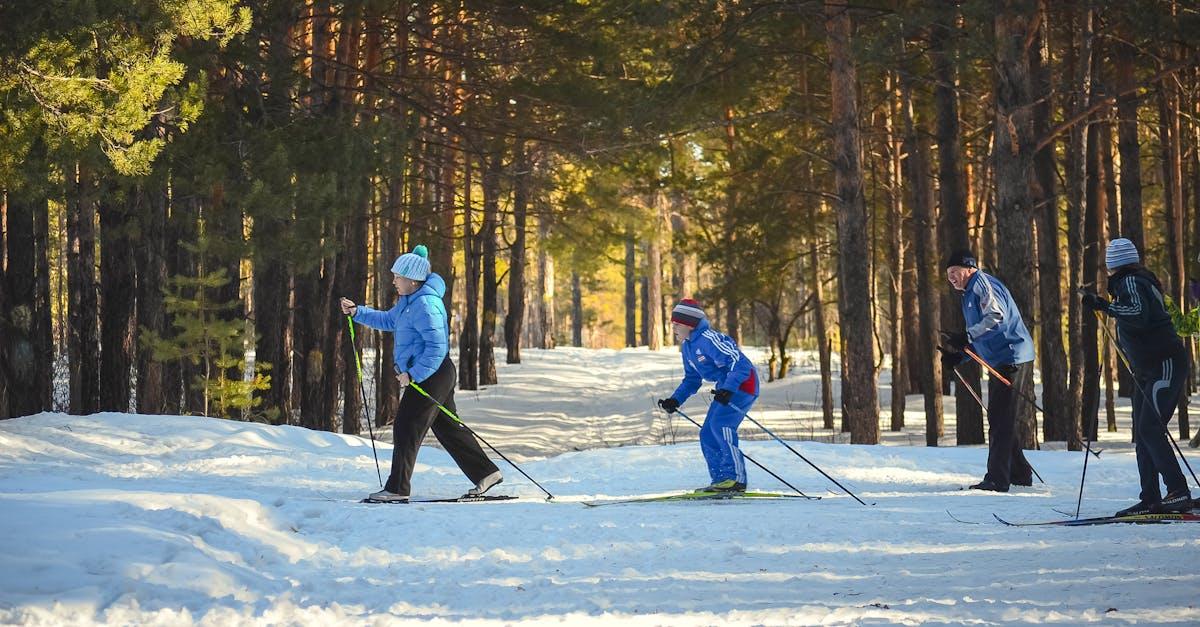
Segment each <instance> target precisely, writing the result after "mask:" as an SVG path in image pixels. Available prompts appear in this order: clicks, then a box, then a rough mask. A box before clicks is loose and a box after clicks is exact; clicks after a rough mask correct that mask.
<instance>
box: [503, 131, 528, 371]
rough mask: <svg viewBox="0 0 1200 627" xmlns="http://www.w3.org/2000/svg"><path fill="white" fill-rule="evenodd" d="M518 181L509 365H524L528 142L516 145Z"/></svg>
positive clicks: (508, 316) (510, 272)
mask: <svg viewBox="0 0 1200 627" xmlns="http://www.w3.org/2000/svg"><path fill="white" fill-rule="evenodd" d="M515 150H516V161H515V163H514V165H515V167H516V176H515V177H514V178H515V182H516V187H515V188H514V189H513V208H512V211H513V223H514V229H515V232H514V234H513V243H512V248H510V249H509V255H508V312H507V313H506V314H505V315H504V344H505V346H506V348H507V355H506V360H505V361H506V363H510V364H519V363H521V331H522V328H523V326H524V324H525V265H526V264H525V227H526V224H525V223H526V214H527V213H528V211H529V177H530V171H529V159H528V155H527V154H526V149H525V142H524V141H520V140H518V141H517V145H516V148H515Z"/></svg>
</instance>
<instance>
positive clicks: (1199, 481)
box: [1092, 309, 1200, 486]
mask: <svg viewBox="0 0 1200 627" xmlns="http://www.w3.org/2000/svg"><path fill="white" fill-rule="evenodd" d="M1092 313H1094V314H1096V320H1097V322H1099V323H1100V328H1101V329H1104V336H1105V337H1107V338H1108V341H1109V342H1111V343H1112V345H1113V348H1115V349H1117V357H1120V358H1121V365H1123V366H1125V370H1126V372H1128V373H1129V378H1131V379H1133V387H1134V389H1135V390H1137V391H1138V393H1139V394H1141V395H1142V400H1143V401H1145V402H1147V403H1149V404H1150V406H1151V407H1153V408H1154V413H1155V415H1157V416H1158V421H1159V422H1161V423H1163V431H1166V432H1167V437H1168V438H1170V439H1171V444H1172V445H1173V446H1174V447H1175V450H1176V451H1177V452H1178V453H1179V459H1182V460H1183V465H1184V466H1187V469H1188V472H1189V473H1191V475H1192V481H1195V482H1196V485H1197V486H1200V479H1197V478H1196V471H1194V470H1192V465H1191V464H1189V463H1188V460H1187V457H1185V456H1184V455H1183V449H1180V448H1179V443H1178V442H1176V441H1175V436H1174V435H1173V434H1172V433H1171V429H1170V428H1168V427H1167V423H1166V421H1164V420H1163V417H1162V412H1161V411H1159V410H1158V403H1155V402H1154V400H1153V399H1152V398H1150V397H1149V396H1147V395H1146V391H1145V390H1143V389H1142V386H1141V385H1140V384H1139V383H1138V380H1137V377H1136V376H1135V375H1134V374H1133V367H1132V366H1130V365H1129V358H1128V357H1126V356H1125V351H1122V350H1121V345H1120V344H1118V343H1117V340H1116V338H1114V337H1113V336H1112V331H1110V330H1108V325H1107V324H1105V321H1104V318H1102V317H1100V312H1099V311H1096V310H1094V309H1093V310H1092Z"/></svg>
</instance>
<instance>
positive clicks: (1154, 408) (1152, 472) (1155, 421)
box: [1133, 355, 1188, 503]
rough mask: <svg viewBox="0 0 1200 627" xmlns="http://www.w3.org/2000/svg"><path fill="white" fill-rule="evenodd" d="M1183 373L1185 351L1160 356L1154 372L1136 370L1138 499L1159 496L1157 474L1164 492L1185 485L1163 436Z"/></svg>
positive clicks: (1185, 369) (1150, 499) (1185, 374)
mask: <svg viewBox="0 0 1200 627" xmlns="http://www.w3.org/2000/svg"><path fill="white" fill-rule="evenodd" d="M1187 377H1188V358H1187V356H1186V355H1181V356H1177V357H1171V358H1168V359H1164V360H1162V362H1161V365H1160V367H1159V369H1158V371H1157V372H1138V373H1137V377H1136V381H1135V383H1136V384H1137V386H1138V391H1135V392H1134V393H1133V434H1134V452H1135V453H1137V466H1138V476H1139V477H1140V478H1141V482H1142V494H1141V499H1142V501H1143V502H1145V503H1157V502H1158V501H1161V500H1162V492H1160V490H1159V486H1158V477H1159V476H1160V475H1161V476H1162V480H1163V483H1165V484H1166V486H1167V493H1168V494H1170V493H1172V492H1178V491H1180V490H1184V489H1186V488H1187V479H1185V478H1184V476H1183V471H1181V470H1180V469H1179V460H1177V459H1175V451H1174V450H1172V449H1171V442H1170V441H1169V440H1168V439H1167V423H1168V422H1170V421H1171V416H1172V415H1173V414H1174V413H1175V408H1176V407H1177V406H1178V405H1179V395H1180V394H1182V393H1183V386H1184V384H1185V383H1186V382H1187ZM1147 399H1150V401H1147Z"/></svg>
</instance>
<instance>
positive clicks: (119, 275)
mask: <svg viewBox="0 0 1200 627" xmlns="http://www.w3.org/2000/svg"><path fill="white" fill-rule="evenodd" d="M111 191H112V193H111V194H109V197H108V198H104V199H102V200H101V202H100V291H101V294H103V296H104V297H103V299H102V300H101V302H100V410H101V411H115V412H128V411H129V379H130V374H131V368H132V366H133V349H134V346H133V329H134V321H135V320H134V313H135V311H134V303H135V302H136V301H135V295H136V287H137V278H136V274H135V269H134V265H133V256H132V255H130V254H129V253H130V251H131V250H133V241H132V238H131V237H130V231H131V230H132V229H133V228H134V224H133V218H132V216H131V215H130V214H131V213H132V212H131V210H130V209H131V208H130V207H129V205H128V204H127V203H129V202H131V201H132V200H133V197H134V196H135V194H134V190H133V189H132V188H125V189H123V190H121V193H117V190H116V189H113V190H111Z"/></svg>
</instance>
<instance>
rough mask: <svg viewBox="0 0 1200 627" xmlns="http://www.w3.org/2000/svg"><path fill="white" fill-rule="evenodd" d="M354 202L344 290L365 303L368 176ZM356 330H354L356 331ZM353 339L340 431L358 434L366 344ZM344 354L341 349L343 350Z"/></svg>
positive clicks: (362, 409)
mask: <svg viewBox="0 0 1200 627" xmlns="http://www.w3.org/2000/svg"><path fill="white" fill-rule="evenodd" d="M356 192H357V197H356V200H355V202H356V205H357V207H358V210H357V211H355V212H354V213H353V215H351V216H350V221H349V223H348V225H347V228H348V231H347V234H346V235H347V237H346V257H347V260H346V277H345V278H346V283H345V284H344V289H345V290H346V292H347V293H349V294H353V296H352V297H351V298H352V299H354V301H355V302H364V300H365V298H366V295H367V271H368V270H369V269H370V260H369V259H368V257H367V241H368V238H369V236H370V214H371V211H372V209H374V207H372V206H371V205H372V203H371V182H370V180H369V179H367V178H363V179H362V180H361V181H359V182H358V187H357V189H356ZM335 318H336V319H337V322H338V324H339V325H340V326H341V327H343V328H347V327H346V319H345V317H344V316H335ZM356 331H357V330H356ZM354 339H355V341H354V342H350V340H349V338H346V343H347V344H349V345H350V349H351V350H352V351H354V354H353V355H350V356H348V357H345V358H344V359H345V360H346V365H345V368H344V370H345V373H346V375H345V383H344V385H343V388H342V389H343V393H342V433H349V434H352V435H358V434H360V433H362V416H363V412H365V411H366V407H364V406H363V394H362V392H361V391H360V389H359V387H360V386H361V385H363V383H362V381H360V376H361V372H360V371H359V368H358V366H359V364H358V363H356V361H355V360H356V359H361V357H360V356H361V355H362V352H363V347H365V346H366V344H367V343H366V341H365V339H366V338H363V337H362V336H360V335H357V333H356V335H355V338H354ZM343 354H344V351H343Z"/></svg>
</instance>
